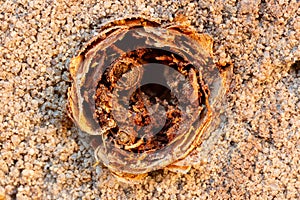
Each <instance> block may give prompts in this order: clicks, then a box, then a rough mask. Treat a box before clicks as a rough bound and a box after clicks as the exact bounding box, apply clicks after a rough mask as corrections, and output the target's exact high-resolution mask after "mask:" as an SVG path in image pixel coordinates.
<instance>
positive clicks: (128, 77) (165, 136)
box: [95, 49, 205, 153]
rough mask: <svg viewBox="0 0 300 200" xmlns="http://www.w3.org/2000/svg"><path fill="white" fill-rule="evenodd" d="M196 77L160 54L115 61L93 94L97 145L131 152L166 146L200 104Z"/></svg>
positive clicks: (168, 55)
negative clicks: (100, 135)
mask: <svg viewBox="0 0 300 200" xmlns="http://www.w3.org/2000/svg"><path fill="white" fill-rule="evenodd" d="M197 73H199V72H197V70H195V69H194V68H193V66H192V65H191V64H190V63H189V62H187V61H185V60H184V59H183V58H181V57H179V56H177V55H174V54H172V53H170V52H167V51H162V50H153V49H140V50H136V51H134V52H130V53H127V54H126V55H124V56H122V57H121V58H119V59H118V60H116V61H115V62H114V63H112V65H111V66H109V67H108V68H107V69H106V70H105V72H104V74H103V75H102V77H101V80H100V82H99V84H98V87H97V90H96V95H95V103H96V113H95V115H96V118H97V119H98V122H99V125H100V126H101V127H105V129H106V130H107V131H106V133H104V134H105V136H104V137H103V138H104V140H105V141H103V142H105V143H110V144H112V145H113V146H115V147H117V148H120V149H123V150H126V151H132V152H135V153H142V152H145V151H153V150H157V149H161V148H163V147H165V146H166V145H168V144H169V143H170V142H171V141H172V140H173V139H174V138H175V137H176V136H177V135H178V134H181V133H178V131H179V130H182V129H180V126H184V123H185V122H186V121H188V120H189V119H192V118H191V117H190V116H193V115H194V113H195V112H196V110H197V107H201V106H202V105H203V102H204V99H205V97H204V95H203V93H202V87H201V84H200V80H199V76H198V74H197ZM189 123H190V122H189Z"/></svg>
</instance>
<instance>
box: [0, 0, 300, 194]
mask: <svg viewBox="0 0 300 200" xmlns="http://www.w3.org/2000/svg"><path fill="white" fill-rule="evenodd" d="M177 13H183V14H184V15H186V16H187V17H188V19H189V20H190V21H191V24H192V25H193V26H195V27H196V29H197V30H198V31H199V32H204V33H208V34H209V35H211V36H212V37H213V39H214V41H215V43H214V53H215V61H216V62H219V63H230V62H231V63H232V64H233V75H232V77H231V83H230V91H229V92H228V95H227V99H226V102H224V107H225V108H226V109H225V114H226V118H225V119H224V120H223V123H222V126H220V128H218V130H216V132H215V133H216V134H218V135H219V137H218V139H217V140H216V141H215V142H214V144H212V145H211V146H212V147H211V148H210V150H209V151H207V152H206V153H205V156H203V157H201V156H200V158H199V159H200V160H201V163H200V164H198V165H196V166H194V167H193V168H192V169H191V171H190V172H188V173H187V174H178V173H173V172H169V171H167V170H160V171H157V172H153V173H150V175H149V176H148V177H146V178H145V179H144V180H143V181H142V182H141V183H139V184H135V185H133V184H127V183H120V182H117V181H116V180H115V179H114V178H113V176H112V175H111V174H110V172H109V171H108V169H107V168H105V167H102V166H101V165H98V166H97V167H93V164H94V163H95V159H94V156H93V150H92V149H91V148H90V147H89V145H88V144H86V143H85V142H84V141H83V140H81V139H80V137H79V133H78V129H77V128H76V127H75V126H74V125H73V123H72V122H71V121H70V119H69V118H68V117H67V114H66V107H65V104H66V101H67V96H66V93H67V88H68V87H69V85H70V82H69V81H70V79H69V72H68V64H69V62H70V59H71V58H72V57H73V56H74V55H75V53H76V52H77V50H78V49H80V47H81V46H82V45H83V44H84V43H85V42H87V41H88V40H89V39H90V38H91V37H92V36H94V35H95V34H96V33H97V29H98V28H99V25H100V24H101V23H102V22H105V21H106V20H108V19H115V18H118V17H122V16H124V15H126V14H143V15H146V16H149V17H158V18H161V19H162V20H170V21H172V20H173V19H174V17H175V15H176V14H177ZM0 22H1V25H0V41H1V42H0V44H1V45H0V91H1V92H0V97H1V98H0V105H1V109H0V199H275V198H276V199H299V198H300V170H299V169H300V168H299V166H300V131H299V128H300V72H299V71H300V70H299V68H300V67H299V60H300V44H299V38H300V3H299V2H297V1H296V0H291V1H285V0H279V1H274V0H271V1H256V0H253V1H251V0H242V1H239V2H236V1H231V0H229V1H227V0H225V1H219V0H217V1H200V2H196V1H195V2H190V1H184V0H183V1H178V0H174V1H158V0H154V1H149V0H146V1H141V0H138V1H136V2H134V1H128V0H126V1H123V2H121V1H109V0H108V1H103V2H98V3H97V2H96V1H92V0H85V1H70V2H68V3H66V2H65V1H60V0H57V1H41V0H37V1H27V0H20V1H5V2H3V1H1V2H0Z"/></svg>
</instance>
